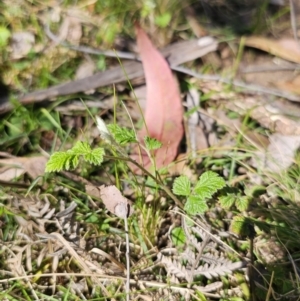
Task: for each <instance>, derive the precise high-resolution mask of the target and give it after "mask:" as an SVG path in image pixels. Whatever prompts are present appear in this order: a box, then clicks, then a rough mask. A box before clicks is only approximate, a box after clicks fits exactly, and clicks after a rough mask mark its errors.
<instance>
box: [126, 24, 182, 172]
mask: <svg viewBox="0 0 300 301" xmlns="http://www.w3.org/2000/svg"><path fill="white" fill-rule="evenodd" d="M136 31H137V42H138V47H139V50H140V56H141V59H142V63H143V68H144V72H145V78H146V86H147V103H146V111H145V121H146V125H147V129H146V127H144V128H143V129H142V130H141V131H140V132H139V138H140V141H143V139H144V137H145V136H147V135H148V134H149V136H150V137H152V138H156V139H157V140H159V141H160V142H161V143H162V144H163V146H162V148H160V149H158V150H157V151H156V152H155V162H156V166H157V168H161V167H163V166H166V165H168V164H169V163H171V162H172V161H173V160H174V159H175V157H176V155H177V150H178V146H179V143H180V141H181V139H182V136H183V126H182V119H183V109H182V104H181V99H180V92H179V87H178V84H177V81H176V80H175V78H174V77H173V74H172V71H171V69H170V67H169V65H168V63H167V61H166V60H165V58H164V57H163V56H162V55H161V53H160V52H159V51H158V50H157V49H156V48H155V47H154V46H153V45H152V43H151V41H150V40H149V38H148V37H147V35H146V34H145V32H144V31H143V30H142V29H141V28H140V27H137V28H136ZM147 130H148V131H147ZM132 158H133V159H135V160H139V158H140V157H139V155H138V154H137V153H136V154H133V155H132ZM140 163H142V164H143V165H144V167H145V168H148V169H149V168H150V167H151V162H150V159H149V158H148V156H147V154H146V153H145V152H142V162H140ZM136 171H137V170H136Z"/></svg>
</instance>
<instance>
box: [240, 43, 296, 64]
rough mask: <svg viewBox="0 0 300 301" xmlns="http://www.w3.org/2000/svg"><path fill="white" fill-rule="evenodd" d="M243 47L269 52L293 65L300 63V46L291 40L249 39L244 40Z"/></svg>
mask: <svg viewBox="0 0 300 301" xmlns="http://www.w3.org/2000/svg"><path fill="white" fill-rule="evenodd" d="M245 45H246V46H249V47H254V48H257V49H260V50H263V51H266V52H269V53H271V54H273V55H275V56H278V57H281V58H283V59H285V60H288V61H291V62H294V63H298V64H299V63H300V46H299V43H298V42H297V41H295V40H293V39H281V40H274V39H268V38H264V37H249V38H247V39H246V40H245Z"/></svg>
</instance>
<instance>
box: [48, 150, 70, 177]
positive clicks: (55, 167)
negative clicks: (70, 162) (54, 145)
mask: <svg viewBox="0 0 300 301" xmlns="http://www.w3.org/2000/svg"><path fill="white" fill-rule="evenodd" d="M69 157H70V155H69V154H67V153H66V152H56V153H54V154H52V155H51V157H50V159H49V161H48V162H47V164H46V172H54V171H61V170H62V169H64V168H65V165H66V161H67V159H68V158H69Z"/></svg>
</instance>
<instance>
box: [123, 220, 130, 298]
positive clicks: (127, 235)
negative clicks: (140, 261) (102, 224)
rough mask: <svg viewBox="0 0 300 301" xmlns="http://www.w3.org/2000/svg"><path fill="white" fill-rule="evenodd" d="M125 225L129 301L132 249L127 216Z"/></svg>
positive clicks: (127, 295)
mask: <svg viewBox="0 0 300 301" xmlns="http://www.w3.org/2000/svg"><path fill="white" fill-rule="evenodd" d="M124 224H125V239H126V286H125V290H126V300H127V301H129V294H130V248H129V234H128V223H127V216H126V217H125V218H124Z"/></svg>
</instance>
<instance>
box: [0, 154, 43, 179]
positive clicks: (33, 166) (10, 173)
mask: <svg viewBox="0 0 300 301" xmlns="http://www.w3.org/2000/svg"><path fill="white" fill-rule="evenodd" d="M46 163H47V158H45V157H43V156H36V157H15V158H9V159H0V165H2V167H1V168H0V180H3V181H10V180H13V179H15V178H17V177H19V176H21V175H22V174H24V173H27V174H28V175H29V176H30V177H31V178H32V179H35V178H37V177H38V176H41V175H43V174H44V173H45V167H46Z"/></svg>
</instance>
